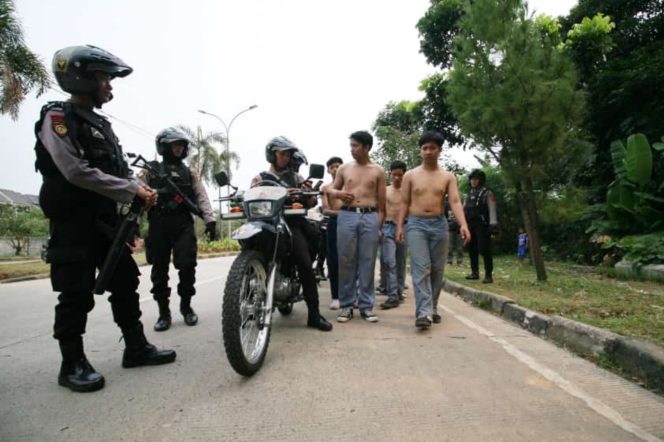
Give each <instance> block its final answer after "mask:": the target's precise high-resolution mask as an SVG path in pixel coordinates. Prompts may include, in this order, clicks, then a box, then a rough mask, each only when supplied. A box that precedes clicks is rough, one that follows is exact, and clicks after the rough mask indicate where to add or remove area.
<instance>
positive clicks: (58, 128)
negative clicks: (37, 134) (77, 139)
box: [51, 114, 69, 138]
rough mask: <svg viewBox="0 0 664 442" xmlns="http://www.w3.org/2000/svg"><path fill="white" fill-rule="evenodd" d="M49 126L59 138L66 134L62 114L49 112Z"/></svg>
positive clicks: (65, 125)
mask: <svg viewBox="0 0 664 442" xmlns="http://www.w3.org/2000/svg"><path fill="white" fill-rule="evenodd" d="M51 127H52V128H53V132H55V134H56V135H57V136H59V137H60V138H62V137H64V136H66V135H67V133H68V132H69V130H68V129H67V124H65V116H64V115H58V114H51Z"/></svg>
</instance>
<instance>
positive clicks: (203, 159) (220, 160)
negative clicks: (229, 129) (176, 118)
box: [178, 125, 239, 185]
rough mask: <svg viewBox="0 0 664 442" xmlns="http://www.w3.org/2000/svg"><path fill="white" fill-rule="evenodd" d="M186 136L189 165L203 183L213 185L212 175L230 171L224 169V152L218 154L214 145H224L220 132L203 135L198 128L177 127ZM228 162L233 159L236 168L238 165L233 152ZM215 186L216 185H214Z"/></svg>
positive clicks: (236, 157)
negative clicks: (188, 141)
mask: <svg viewBox="0 0 664 442" xmlns="http://www.w3.org/2000/svg"><path fill="white" fill-rule="evenodd" d="M178 127H179V128H180V129H181V130H182V131H183V132H184V133H186V134H187V136H188V137H189V140H190V144H189V148H190V149H191V150H192V151H191V152H190V153H189V165H190V166H191V167H193V168H194V170H196V172H198V174H199V175H200V176H201V178H202V179H203V181H204V182H205V183H207V184H215V181H214V174H215V173H217V172H219V171H221V170H230V168H228V169H227V168H226V165H227V162H228V160H227V159H226V152H223V153H221V154H220V153H219V152H218V151H217V148H216V146H215V145H216V144H224V143H225V141H226V138H225V137H224V136H223V134H221V133H220V132H208V133H203V129H201V127H200V126H198V127H197V128H196V130H194V129H191V128H190V127H188V126H184V125H180V126H178ZM231 154H232V155H231V156H230V160H231V161H233V160H234V159H235V162H236V167H237V164H238V163H239V157H238V156H237V154H235V152H231ZM215 185H216V184H215Z"/></svg>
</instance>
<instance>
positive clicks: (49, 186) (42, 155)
mask: <svg viewBox="0 0 664 442" xmlns="http://www.w3.org/2000/svg"><path fill="white" fill-rule="evenodd" d="M50 110H57V111H61V112H63V113H64V118H65V124H66V125H67V129H68V135H67V136H68V138H69V139H70V140H71V142H72V144H73V145H74V146H75V147H76V148H77V149H78V151H79V153H80V154H81V157H82V158H83V159H85V160H86V161H87V162H88V164H89V165H90V167H91V168H97V169H99V170H101V171H102V172H104V173H107V174H109V175H113V176H117V177H120V178H128V177H129V174H130V171H129V166H128V164H127V162H126V161H125V159H124V155H123V153H122V147H121V146H120V144H119V140H118V138H117V137H116V136H115V133H114V132H113V129H112V128H111V124H110V123H109V122H108V121H107V120H106V119H105V118H103V117H101V116H100V115H97V114H96V113H94V112H92V111H91V110H88V109H85V108H83V107H81V106H78V105H75V104H73V103H71V102H50V103H48V104H47V105H45V106H44V107H42V110H41V114H40V118H39V121H37V123H35V136H36V138H37V141H36V143H35V155H36V161H35V170H37V171H39V172H40V173H41V174H42V176H43V178H44V182H43V185H42V189H41V191H40V205H41V206H42V210H44V213H45V214H46V216H47V217H49V218H51V217H55V216H61V215H65V216H66V215H67V214H68V212H69V211H71V210H86V209H87V210H89V209H92V208H94V207H89V206H95V207H96V206H98V205H99V203H101V202H106V203H107V204H106V205H108V206H109V207H111V206H112V207H115V203H114V202H113V201H112V200H110V199H108V198H105V197H103V196H102V195H100V194H98V193H96V192H92V191H90V190H86V189H83V188H81V187H77V186H75V185H73V184H71V183H69V182H68V181H67V180H66V178H65V177H64V176H63V175H62V173H61V172H60V171H59V170H58V168H57V167H56V165H55V163H54V162H53V159H52V158H51V155H50V154H49V153H48V151H47V150H46V148H45V147H44V145H43V144H42V142H41V140H40V139H39V132H40V131H41V129H42V125H43V122H44V118H45V117H46V113H47V112H49V111H50ZM95 210H96V209H95Z"/></svg>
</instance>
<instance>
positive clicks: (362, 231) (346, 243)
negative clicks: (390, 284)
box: [337, 210, 378, 311]
mask: <svg viewBox="0 0 664 442" xmlns="http://www.w3.org/2000/svg"><path fill="white" fill-rule="evenodd" d="M377 250H378V214H377V213H376V212H370V213H355V212H348V211H344V210H342V211H341V212H340V213H339V216H338V217H337V251H338V253H339V304H340V306H341V307H342V308H344V307H352V306H353V302H354V301H355V294H356V292H357V294H358V304H359V307H360V311H367V310H371V309H372V308H373V305H374V301H375V297H376V294H375V293H374V266H375V263H376V252H377Z"/></svg>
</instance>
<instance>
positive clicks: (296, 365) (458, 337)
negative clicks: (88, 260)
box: [0, 257, 664, 441]
mask: <svg viewBox="0 0 664 442" xmlns="http://www.w3.org/2000/svg"><path fill="white" fill-rule="evenodd" d="M233 259H234V258H233V257H225V258H215V259H208V260H202V261H200V262H199V267H198V283H197V290H198V294H197V296H196V298H194V302H193V306H194V308H195V309H196V311H197V313H198V314H199V317H200V322H199V325H197V326H196V327H187V326H186V325H184V323H183V322H182V318H181V316H180V315H179V314H178V313H177V298H175V299H174V300H173V302H172V308H173V310H175V312H174V313H175V314H174V324H173V327H172V328H171V329H170V330H168V331H166V332H163V333H156V332H154V331H152V325H153V324H154V322H155V320H156V318H157V308H156V305H155V303H154V301H152V299H151V297H150V295H149V288H150V286H149V282H148V280H147V278H146V276H144V277H142V280H141V287H140V293H141V300H142V303H141V307H142V309H143V321H144V324H145V326H146V330H148V338H149V339H150V340H151V341H152V342H153V343H154V344H156V345H158V346H162V347H170V348H174V349H176V351H177V352H178V356H177V360H176V362H175V363H173V364H170V365H166V366H159V367H141V368H133V369H124V368H122V367H121V365H120V362H121V357H122V350H123V342H120V341H119V338H120V332H119V329H118V328H117V327H116V326H115V324H114V323H113V321H112V317H111V312H110V306H109V305H108V303H107V302H106V297H105V296H98V297H96V302H97V305H96V307H95V309H94V310H93V312H92V313H91V314H90V317H89V321H88V332H87V334H86V335H85V345H86V351H87V355H88V358H89V359H90V361H91V362H92V364H93V365H94V367H95V368H96V369H97V370H99V371H100V372H101V373H103V374H104V376H105V377H106V387H105V388H104V389H103V390H101V391H99V392H96V393H86V394H80V393H73V392H70V391H69V390H67V389H65V388H63V387H60V386H58V385H57V382H56V378H57V372H58V369H59V363H60V357H59V352H58V348H57V343H56V342H55V341H54V340H53V338H52V337H51V333H52V321H53V306H54V305H55V302H56V295H55V294H53V293H52V292H51V289H50V284H49V282H48V280H36V281H27V282H18V283H13V284H2V285H0V440H1V441H23V440H26V441H51V440H55V441H60V440H63V441H94V440H112V441H115V440H127V441H153V440H154V441H161V440H166V441H171V440H173V441H176V440H177V441H179V440H201V441H203V440H204V441H208V440H229V441H245V440H246V441H258V440H288V441H290V440H295V441H337V440H338V441H354V440H361V439H363V440H381V441H410V440H423V439H428V440H436V441H447V440H449V441H533V440H542V441H632V440H637V441H638V440H648V441H657V440H664V399H663V398H661V397H659V396H656V395H654V394H652V393H650V392H648V391H646V390H644V389H642V388H640V387H639V386H637V385H635V384H632V383H630V382H628V381H626V380H624V379H622V378H620V377H618V376H616V375H614V374H612V373H610V372H608V371H605V370H602V369H600V368H598V367H596V366H594V365H593V364H591V363H589V362H587V361H585V360H583V359H581V358H578V357H576V356H575V355H573V354H571V353H569V352H567V351H565V350H562V349H560V348H558V347H556V346H554V345H553V344H551V343H549V342H546V341H543V340H541V339H540V338H537V337H535V336H533V335H531V334H530V333H528V332H526V331H524V330H521V329H519V328H517V327H515V326H514V325H512V324H510V323H507V322H505V321H503V320H502V319H500V318H498V317H495V316H492V315H491V314H489V313H486V312H484V311H482V310H479V309H475V308H473V307H471V306H469V305H467V304H465V303H463V302H462V301H460V300H459V299H457V298H455V297H452V296H450V295H446V294H443V295H441V300H440V305H441V307H440V311H441V312H442V313H443V322H442V324H439V325H435V326H434V327H433V328H432V329H431V330H429V331H425V332H421V331H417V330H416V328H415V327H414V303H413V296H412V293H410V292H409V293H408V295H409V296H408V299H407V300H406V303H405V304H402V306H401V307H399V308H397V309H394V310H389V311H380V310H378V309H376V312H377V313H378V315H379V317H380V322H378V323H376V324H371V323H368V322H365V321H363V320H362V319H360V318H359V317H358V316H357V315H356V317H355V319H353V320H352V321H350V322H349V323H347V324H338V323H336V322H334V326H335V327H334V330H333V331H332V332H330V333H322V332H318V331H315V330H312V329H308V328H307V327H305V326H304V324H305V321H306V308H305V306H304V304H298V305H296V307H295V310H294V312H293V314H292V315H291V316H289V317H281V316H280V315H279V314H278V313H276V314H275V315H276V316H275V318H276V319H275V322H274V326H273V332H272V339H271V343H270V347H269V351H268V355H267V359H266V361H265V364H264V366H263V368H262V369H261V371H260V372H259V373H258V374H256V375H255V376H254V377H252V378H243V377H241V376H239V375H237V374H236V373H235V372H234V371H233V370H232V368H231V367H230V365H229V364H228V362H227V360H226V356H225V353H224V349H223V343H222V336H221V325H220V313H221V295H222V291H223V286H224V283H225V276H226V273H227V271H228V268H229V266H230V264H231V262H232V260H233ZM142 270H143V272H144V273H146V275H147V273H148V270H149V267H143V268H142ZM171 276H172V277H174V276H175V273H174V272H173V273H172V275H171ZM320 297H321V304H322V311H323V314H324V315H325V316H327V317H328V319H331V320H332V319H334V316H335V314H334V312H331V311H330V310H329V309H328V307H327V306H328V304H329V291H328V290H327V287H326V285H325V287H323V288H322V289H321V296H320ZM383 299H384V298H381V297H378V298H377V304H378V303H380V302H382V300H383Z"/></svg>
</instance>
